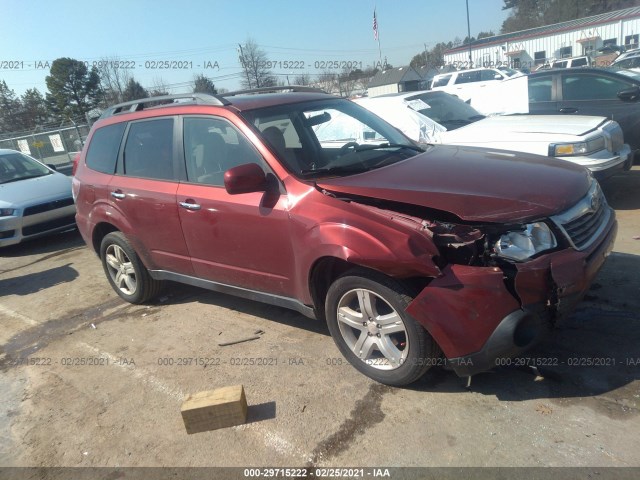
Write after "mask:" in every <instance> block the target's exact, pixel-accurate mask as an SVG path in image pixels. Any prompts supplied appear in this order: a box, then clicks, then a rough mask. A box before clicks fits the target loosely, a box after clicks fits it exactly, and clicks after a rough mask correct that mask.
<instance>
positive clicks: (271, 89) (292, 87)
mask: <svg viewBox="0 0 640 480" xmlns="http://www.w3.org/2000/svg"><path fill="white" fill-rule="evenodd" d="M284 91H288V92H313V93H327V92H325V91H324V90H322V89H321V88H316V87H305V86H303V85H285V86H281V87H260V88H249V89H247V90H236V91H235V92H227V93H223V94H221V95H220V96H222V97H233V96H234V95H244V94H245V93H274V92H284Z"/></svg>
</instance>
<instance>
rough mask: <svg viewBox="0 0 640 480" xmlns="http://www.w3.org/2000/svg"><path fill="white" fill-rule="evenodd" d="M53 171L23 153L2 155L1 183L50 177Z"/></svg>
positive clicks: (0, 161)
mask: <svg viewBox="0 0 640 480" xmlns="http://www.w3.org/2000/svg"><path fill="white" fill-rule="evenodd" d="M50 173H51V171H50V170H49V169H48V168H47V167H45V166H44V165H42V164H40V163H38V162H37V161H35V160H33V159H31V158H29V157H27V156H25V155H22V154H21V153H8V154H0V183H9V182H17V181H19V180H26V179H28V178H35V177H42V176H44V175H49V174H50Z"/></svg>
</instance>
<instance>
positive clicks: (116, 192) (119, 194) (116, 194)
mask: <svg viewBox="0 0 640 480" xmlns="http://www.w3.org/2000/svg"><path fill="white" fill-rule="evenodd" d="M111 196H112V197H113V198H119V199H120V200H122V199H123V198H125V197H126V195H125V194H124V193H122V192H121V191H120V190H116V191H115V192H111Z"/></svg>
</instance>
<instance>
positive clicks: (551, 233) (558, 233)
mask: <svg viewBox="0 0 640 480" xmlns="http://www.w3.org/2000/svg"><path fill="white" fill-rule="evenodd" d="M424 225H425V228H426V230H428V231H429V233H430V234H431V235H432V238H433V241H434V243H435V244H436V246H437V247H438V250H439V252H440V257H439V258H438V259H437V262H436V263H437V265H438V267H439V268H440V270H441V275H440V276H439V277H437V278H434V279H433V280H431V281H430V282H429V284H428V285H427V286H426V287H425V288H424V289H423V290H422V291H421V292H420V293H419V294H418V295H417V296H416V297H415V299H414V300H413V302H412V303H411V304H410V305H409V306H408V307H407V312H408V313H409V314H410V315H411V316H412V317H413V318H415V319H416V320H417V321H418V322H420V323H421V324H422V325H423V326H424V327H425V328H426V329H427V330H428V331H429V333H430V334H431V335H432V336H433V337H434V339H435V340H436V342H437V343H438V344H439V345H440V348H441V349H442V351H443V352H444V354H445V356H446V357H447V359H448V360H449V362H450V364H451V366H452V368H453V369H454V371H455V372H456V373H457V374H458V375H460V376H469V375H472V374H475V373H478V372H482V371H486V370H490V369H491V368H493V367H494V366H496V365H497V364H499V359H501V358H505V357H513V356H514V355H517V354H518V353H520V352H522V351H524V350H526V349H527V348H529V347H531V346H532V345H534V344H535V343H536V342H537V341H538V340H539V339H540V338H541V337H543V336H544V334H545V333H546V332H548V331H549V330H550V327H551V326H552V324H553V322H554V321H555V320H556V319H557V318H558V317H560V316H563V315H566V314H567V313H569V312H570V311H571V310H572V309H573V307H574V306H575V305H576V304H577V303H578V302H579V301H580V300H581V299H582V297H583V295H584V294H585V293H586V291H587V290H588V289H589V286H590V284H591V282H592V281H593V279H594V278H595V276H596V274H597V272H598V271H599V269H600V267H601V266H602V264H603V263H604V259H605V257H606V256H607V255H608V253H609V252H610V251H611V248H612V246H613V241H614V240H615V235H616V231H617V224H616V220H615V215H614V213H613V210H611V208H610V207H609V206H608V205H607V204H606V200H604V196H603V195H602V193H601V192H600V189H599V187H597V183H594V186H593V187H592V188H591V189H590V191H589V193H588V194H587V196H585V198H584V199H582V200H581V201H580V202H579V203H578V204H577V205H575V206H574V207H572V208H570V209H569V210H567V211H565V212H563V213H561V214H559V215H556V216H553V217H550V218H547V219H539V220H538V221H535V222H530V223H521V224H513V225H495V224H485V225H481V224H478V225H464V224H454V223H444V222H437V221H432V222H426V223H425V224H424Z"/></svg>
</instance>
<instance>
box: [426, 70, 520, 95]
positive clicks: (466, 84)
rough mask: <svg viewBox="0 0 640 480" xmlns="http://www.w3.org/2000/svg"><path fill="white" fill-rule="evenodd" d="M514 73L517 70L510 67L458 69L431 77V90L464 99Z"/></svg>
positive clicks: (516, 73) (515, 73)
mask: <svg viewBox="0 0 640 480" xmlns="http://www.w3.org/2000/svg"><path fill="white" fill-rule="evenodd" d="M516 75H518V72H517V71H515V70H511V69H506V70H505V69H498V68H471V69H469V70H458V71H456V72H449V73H441V74H439V75H436V76H435V77H433V80H432V82H431V90H441V91H443V92H447V93H450V94H451V95H455V96H456V97H458V98H460V99H462V100H465V101H466V100H469V99H470V98H471V97H472V96H473V95H474V94H478V93H479V92H480V91H481V89H482V88H484V87H486V86H487V85H491V84H492V83H494V82H499V81H502V80H505V79H507V78H510V77H513V76H516Z"/></svg>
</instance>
